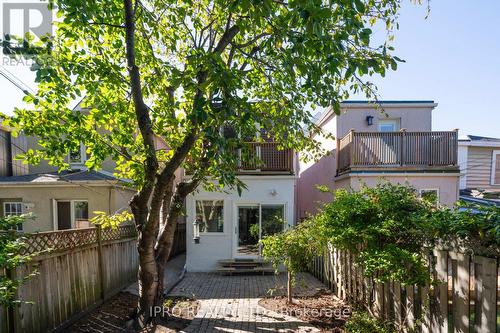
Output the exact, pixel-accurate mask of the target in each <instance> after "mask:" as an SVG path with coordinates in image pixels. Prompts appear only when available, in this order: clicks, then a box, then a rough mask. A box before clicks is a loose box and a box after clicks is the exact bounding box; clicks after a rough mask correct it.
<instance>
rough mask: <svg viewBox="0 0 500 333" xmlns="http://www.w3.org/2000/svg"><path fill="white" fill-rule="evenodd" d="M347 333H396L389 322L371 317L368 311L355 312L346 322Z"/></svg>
mask: <svg viewBox="0 0 500 333" xmlns="http://www.w3.org/2000/svg"><path fill="white" fill-rule="evenodd" d="M345 332H346V333H395V332H396V331H395V330H394V329H393V328H392V327H391V325H390V324H389V323H386V322H384V321H381V320H380V319H376V318H374V317H371V316H370V315H369V314H368V313H367V312H357V311H356V312H353V313H352V315H351V317H350V318H349V320H348V321H347V322H346V324H345Z"/></svg>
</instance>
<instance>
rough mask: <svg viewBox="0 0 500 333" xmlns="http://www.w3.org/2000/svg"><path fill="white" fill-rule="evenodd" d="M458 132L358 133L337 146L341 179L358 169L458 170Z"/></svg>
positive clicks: (346, 137)
mask: <svg viewBox="0 0 500 333" xmlns="http://www.w3.org/2000/svg"><path fill="white" fill-rule="evenodd" d="M457 139H458V132H457V131H451V132H406V131H400V132H355V131H350V132H349V133H348V134H347V135H346V136H344V137H343V138H342V139H340V140H338V142H337V149H338V160H337V175H340V174H343V173H345V172H347V171H349V170H352V169H354V168H376V167H383V168H384V167H385V168H387V167H395V168H401V167H408V168H418V169H422V168H424V169H425V168H437V167H456V166H457V149H458V142H457Z"/></svg>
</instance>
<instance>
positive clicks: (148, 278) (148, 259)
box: [137, 239, 159, 328]
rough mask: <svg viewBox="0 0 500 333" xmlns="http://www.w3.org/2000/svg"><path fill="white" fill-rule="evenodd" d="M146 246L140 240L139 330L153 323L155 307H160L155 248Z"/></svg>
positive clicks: (138, 247)
mask: <svg viewBox="0 0 500 333" xmlns="http://www.w3.org/2000/svg"><path fill="white" fill-rule="evenodd" d="M145 245H146V244H144V242H143V241H142V240H141V239H140V240H139V242H138V246H137V250H138V252H139V271H138V276H137V278H138V284H139V295H140V296H139V304H138V312H137V326H138V327H139V328H143V327H145V326H146V325H147V324H148V323H150V322H151V319H152V317H153V316H154V310H155V309H154V307H155V306H157V305H159V304H158V303H159V300H158V288H159V274H158V266H157V263H156V260H155V257H154V250H153V248H148V247H147V246H145Z"/></svg>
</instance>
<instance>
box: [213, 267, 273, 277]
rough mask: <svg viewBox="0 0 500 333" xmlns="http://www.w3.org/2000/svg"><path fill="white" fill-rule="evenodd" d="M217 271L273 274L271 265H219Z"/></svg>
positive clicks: (227, 273)
mask: <svg viewBox="0 0 500 333" xmlns="http://www.w3.org/2000/svg"><path fill="white" fill-rule="evenodd" d="M217 272H219V273H221V274H224V275H233V274H262V275H264V274H273V273H274V269H273V268H272V267H253V268H250V267H248V268H244V267H238V268H236V267H219V268H217Z"/></svg>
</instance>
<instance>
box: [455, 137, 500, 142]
mask: <svg viewBox="0 0 500 333" xmlns="http://www.w3.org/2000/svg"><path fill="white" fill-rule="evenodd" d="M460 140H464V141H483V142H500V139H499V138H490V137H486V136H479V135H465V136H464V137H461V138H460Z"/></svg>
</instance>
